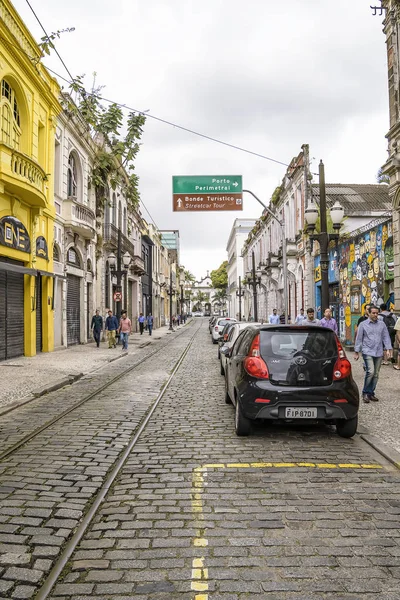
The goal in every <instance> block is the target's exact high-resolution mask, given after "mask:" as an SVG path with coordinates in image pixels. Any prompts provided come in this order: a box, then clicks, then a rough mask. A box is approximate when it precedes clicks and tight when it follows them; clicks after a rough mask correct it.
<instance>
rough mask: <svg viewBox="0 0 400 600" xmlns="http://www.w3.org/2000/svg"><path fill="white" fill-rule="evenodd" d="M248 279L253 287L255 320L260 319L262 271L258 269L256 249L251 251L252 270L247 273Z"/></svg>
mask: <svg viewBox="0 0 400 600" xmlns="http://www.w3.org/2000/svg"><path fill="white" fill-rule="evenodd" d="M246 279H247V282H248V284H249V285H251V286H252V288H253V303H254V321H255V322H257V321H258V302H257V285H260V283H261V271H260V270H257V271H256V260H255V256H254V251H253V252H252V253H251V271H248V272H247V273H246Z"/></svg>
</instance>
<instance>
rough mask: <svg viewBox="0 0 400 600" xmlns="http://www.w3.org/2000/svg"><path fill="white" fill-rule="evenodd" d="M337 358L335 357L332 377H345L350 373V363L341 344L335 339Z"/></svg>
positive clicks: (336, 378)
mask: <svg viewBox="0 0 400 600" xmlns="http://www.w3.org/2000/svg"><path fill="white" fill-rule="evenodd" d="M336 345H337V349H338V355H339V358H338V359H337V361H336V363H335V366H334V367H333V379H334V380H335V381H337V380H338V379H345V378H346V377H349V376H350V375H351V364H350V361H349V360H347V358H346V353H345V351H344V350H343V346H342V344H341V343H340V342H339V340H338V339H337V340H336Z"/></svg>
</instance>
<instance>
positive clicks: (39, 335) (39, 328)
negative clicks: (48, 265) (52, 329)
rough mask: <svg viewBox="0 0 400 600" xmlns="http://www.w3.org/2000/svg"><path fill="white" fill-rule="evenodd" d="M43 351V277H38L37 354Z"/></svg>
mask: <svg viewBox="0 0 400 600" xmlns="http://www.w3.org/2000/svg"><path fill="white" fill-rule="evenodd" d="M41 351H42V277H41V275H38V276H37V277H36V353H38V352H41Z"/></svg>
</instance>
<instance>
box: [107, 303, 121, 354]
mask: <svg viewBox="0 0 400 600" xmlns="http://www.w3.org/2000/svg"><path fill="white" fill-rule="evenodd" d="M118 327H119V323H118V319H117V317H116V316H115V315H113V313H112V310H109V311H108V317H107V319H106V327H105V329H106V331H107V338H108V348H109V349H110V348H116V347H117V344H116V337H115V336H116V333H117V329H118Z"/></svg>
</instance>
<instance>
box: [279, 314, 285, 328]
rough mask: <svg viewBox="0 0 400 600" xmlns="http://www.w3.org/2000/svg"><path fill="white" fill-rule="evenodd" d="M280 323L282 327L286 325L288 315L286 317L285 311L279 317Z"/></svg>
mask: <svg viewBox="0 0 400 600" xmlns="http://www.w3.org/2000/svg"><path fill="white" fill-rule="evenodd" d="M279 323H280V324H281V325H284V324H285V323H286V315H285V311H283V313H282V314H281V315H280V316H279Z"/></svg>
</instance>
